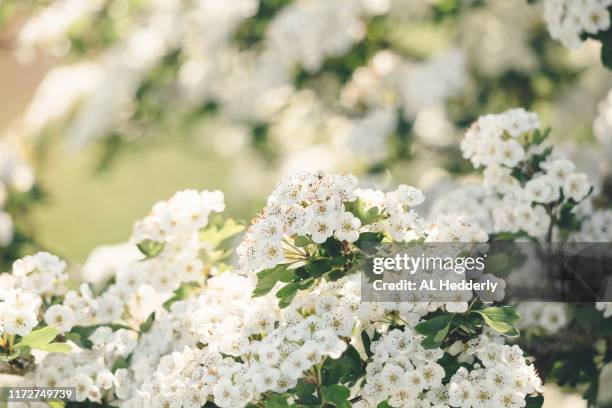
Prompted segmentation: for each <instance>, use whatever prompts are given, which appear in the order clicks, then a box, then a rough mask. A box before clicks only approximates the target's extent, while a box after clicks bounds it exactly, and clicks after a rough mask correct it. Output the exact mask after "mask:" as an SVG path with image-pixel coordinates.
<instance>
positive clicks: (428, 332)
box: [415, 313, 454, 349]
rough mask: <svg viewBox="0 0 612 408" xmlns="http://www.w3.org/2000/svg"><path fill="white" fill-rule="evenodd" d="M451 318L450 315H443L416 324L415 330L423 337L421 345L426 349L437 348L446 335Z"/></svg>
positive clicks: (451, 315)
mask: <svg viewBox="0 0 612 408" xmlns="http://www.w3.org/2000/svg"><path fill="white" fill-rule="evenodd" d="M453 317H454V315H453V314H452V313H444V314H442V315H439V316H436V317H433V318H431V319H428V320H425V321H423V322H421V323H419V324H417V325H416V326H415V330H416V331H417V333H419V334H422V335H423V336H425V339H424V340H423V341H422V342H421V345H422V346H423V347H425V348H428V349H431V348H436V347H439V346H440V345H441V344H442V343H443V342H444V340H445V339H446V336H447V335H448V331H449V330H450V324H451V321H452V320H453Z"/></svg>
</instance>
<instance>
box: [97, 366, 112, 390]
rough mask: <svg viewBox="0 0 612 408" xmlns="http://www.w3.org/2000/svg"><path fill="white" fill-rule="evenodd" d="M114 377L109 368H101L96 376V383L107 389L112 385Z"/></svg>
mask: <svg viewBox="0 0 612 408" xmlns="http://www.w3.org/2000/svg"><path fill="white" fill-rule="evenodd" d="M114 379H115V378H114V377H113V373H111V372H110V371H109V370H103V371H100V372H99V373H98V375H97V376H96V385H97V386H98V387H100V388H101V389H103V390H108V389H110V388H112V387H113V383H114Z"/></svg>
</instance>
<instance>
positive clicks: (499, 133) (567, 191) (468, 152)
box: [458, 109, 592, 237]
mask: <svg viewBox="0 0 612 408" xmlns="http://www.w3.org/2000/svg"><path fill="white" fill-rule="evenodd" d="M539 126H540V125H539V119H538V117H537V115H536V114H535V113H531V112H526V111H525V110H523V109H512V110H509V111H506V112H504V113H501V114H496V115H485V116H483V117H481V118H479V119H478V121H476V122H475V123H474V124H473V125H472V126H471V127H470V129H469V130H468V132H467V133H466V136H465V139H464V140H463V141H462V143H461V149H462V151H463V155H464V157H465V158H467V159H470V160H471V161H472V163H473V164H474V166H475V167H477V168H478V167H479V166H481V165H484V166H485V170H484V174H483V175H484V182H483V186H484V189H485V193H484V194H485V195H489V196H490V194H493V196H492V197H493V200H491V199H490V198H483V199H481V202H483V203H484V204H485V206H486V207H487V208H489V209H490V210H492V209H494V210H495V211H492V219H493V223H492V231H494V232H503V231H505V232H511V233H519V232H520V231H524V232H526V233H527V234H529V235H530V236H534V237H544V236H545V235H546V234H547V233H548V234H550V228H551V227H552V219H553V217H558V216H559V210H560V208H561V206H562V205H566V204H567V205H571V206H575V205H576V204H577V203H580V202H582V201H583V200H584V199H585V198H586V197H587V196H588V195H589V193H590V192H591V188H592V187H591V184H590V182H589V180H588V178H587V176H586V174H584V173H580V172H576V171H575V165H574V164H573V163H572V162H571V161H569V160H567V159H565V158H563V157H562V156H560V155H559V154H558V153H556V152H553V151H552V148H550V147H547V146H546V145H545V144H544V140H545V139H546V134H545V133H543V132H541V131H540V129H539ZM458 194H459V195H461V193H458ZM468 200H470V199H468Z"/></svg>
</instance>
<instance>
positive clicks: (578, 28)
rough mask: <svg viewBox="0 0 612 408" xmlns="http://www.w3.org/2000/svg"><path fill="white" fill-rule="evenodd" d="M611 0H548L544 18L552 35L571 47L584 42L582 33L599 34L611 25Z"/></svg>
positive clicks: (545, 4) (573, 47) (576, 46)
mask: <svg viewBox="0 0 612 408" xmlns="http://www.w3.org/2000/svg"><path fill="white" fill-rule="evenodd" d="M610 5H612V1H610V0H586V1H580V2H576V1H572V0H546V1H545V2H544V20H545V21H546V25H547V26H548V31H549V32H550V35H551V37H552V38H554V39H555V40H559V41H561V43H562V44H563V45H564V46H566V47H568V48H571V49H576V48H579V47H580V45H581V44H582V38H581V36H582V34H583V33H588V34H597V33H598V32H600V31H606V30H607V29H608V28H609V27H610V12H609V11H608V7H610Z"/></svg>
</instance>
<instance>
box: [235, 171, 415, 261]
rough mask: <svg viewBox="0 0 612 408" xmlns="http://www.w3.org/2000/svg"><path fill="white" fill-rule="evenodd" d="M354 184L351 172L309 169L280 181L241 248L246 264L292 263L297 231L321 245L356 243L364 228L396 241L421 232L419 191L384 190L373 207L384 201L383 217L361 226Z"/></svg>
mask: <svg viewBox="0 0 612 408" xmlns="http://www.w3.org/2000/svg"><path fill="white" fill-rule="evenodd" d="M356 187H357V179H356V178H355V177H354V176H352V175H324V174H322V173H311V172H302V173H299V174H297V175H295V176H293V177H290V178H289V179H287V180H285V181H283V182H281V183H280V184H279V185H278V187H277V188H276V189H275V190H274V192H273V193H272V195H271V196H270V198H269V199H268V206H267V207H266V208H265V209H264V210H263V213H262V215H261V216H260V217H258V218H257V219H256V220H255V222H254V223H253V225H252V226H251V227H250V228H249V231H248V232H247V234H246V237H245V239H244V240H243V241H242V243H241V244H240V246H239V247H238V254H239V256H240V264H241V267H242V269H243V270H244V271H249V272H258V271H260V270H261V269H265V268H272V267H274V266H276V265H278V264H283V263H287V262H289V261H290V260H291V259H292V256H293V255H295V253H294V251H293V252H292V250H291V249H292V248H291V246H292V244H291V243H290V242H289V240H288V239H287V238H288V237H294V236H297V235H301V236H307V237H308V238H310V239H312V241H313V242H315V243H318V244H322V243H324V242H325V241H326V240H327V239H328V238H330V237H332V236H333V237H335V238H337V239H338V240H340V241H346V242H349V243H350V242H354V241H356V240H357V239H358V238H359V232H360V231H362V230H365V229H367V230H376V231H386V232H388V233H389V234H390V235H391V236H393V238H394V240H395V241H404V240H407V239H411V238H414V237H416V236H419V235H421V233H422V228H423V226H422V222H421V220H420V218H419V217H418V216H417V214H416V213H415V212H414V211H413V210H412V207H414V206H416V205H418V204H420V203H422V202H423V201H424V199H425V198H424V196H423V194H422V193H421V191H420V190H418V189H416V188H414V187H410V186H406V185H401V186H400V187H398V189H397V190H395V191H393V192H390V193H387V194H383V193H380V194H382V195H381V196H380V200H379V202H378V203H377V204H374V206H376V205H384V210H385V215H384V219H381V220H380V221H379V222H377V223H376V224H373V225H370V226H365V225H363V226H362V223H361V220H360V219H359V218H358V217H356V216H355V215H354V214H353V213H351V212H349V211H348V210H347V207H346V204H347V203H350V202H353V201H355V200H356V198H357V196H358V195H359V194H358V192H357V191H356ZM377 198H378V197H377ZM382 209H383V207H381V210H382Z"/></svg>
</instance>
